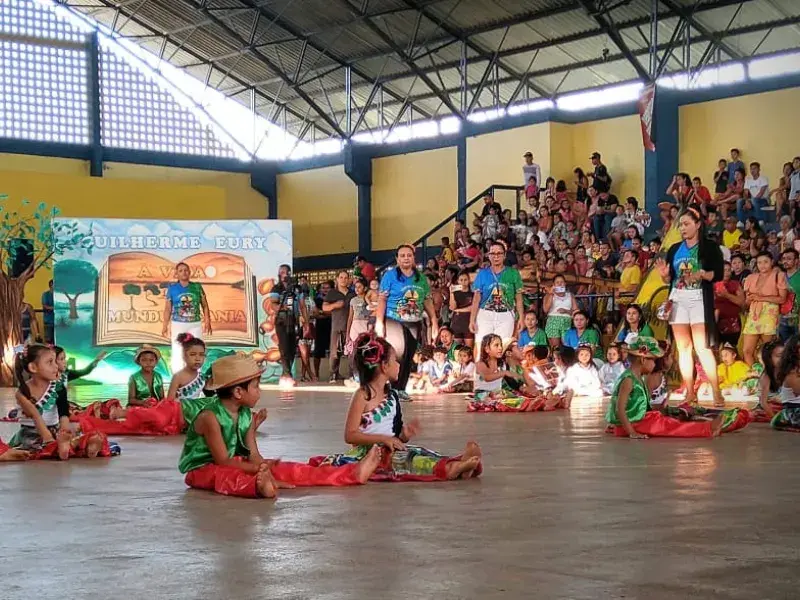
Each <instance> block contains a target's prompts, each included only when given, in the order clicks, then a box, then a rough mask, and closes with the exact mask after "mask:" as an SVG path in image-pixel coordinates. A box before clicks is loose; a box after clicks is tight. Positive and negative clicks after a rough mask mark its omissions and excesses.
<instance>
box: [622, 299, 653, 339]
mask: <svg viewBox="0 0 800 600" xmlns="http://www.w3.org/2000/svg"><path fill="white" fill-rule="evenodd" d="M631 333H635V334H637V335H645V336H647V337H655V335H654V334H653V329H652V328H651V327H650V325H649V324H648V323H647V322H645V320H644V313H643V312H642V308H641V307H640V306H639V305H638V304H631V305H630V306H628V309H627V310H626V311H625V322H624V323H623V324H622V329H620V330H619V335H617V341H618V342H620V343H622V342H624V341H625V338H627V337H628V335H629V334H631Z"/></svg>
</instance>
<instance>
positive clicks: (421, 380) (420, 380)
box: [406, 346, 433, 394]
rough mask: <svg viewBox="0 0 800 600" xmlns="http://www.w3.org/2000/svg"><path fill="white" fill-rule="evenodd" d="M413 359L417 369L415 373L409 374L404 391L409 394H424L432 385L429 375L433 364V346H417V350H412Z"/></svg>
mask: <svg viewBox="0 0 800 600" xmlns="http://www.w3.org/2000/svg"><path fill="white" fill-rule="evenodd" d="M413 361H414V364H415V365H416V366H417V369H416V372H415V373H411V375H410V376H409V378H408V385H407V386H406V391H407V392H408V393H409V394H424V393H426V391H428V390H430V389H432V387H433V386H432V385H431V377H430V373H431V367H432V365H433V347H432V346H423V347H422V348H417V351H416V352H414V357H413Z"/></svg>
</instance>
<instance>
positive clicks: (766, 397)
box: [750, 340, 783, 423]
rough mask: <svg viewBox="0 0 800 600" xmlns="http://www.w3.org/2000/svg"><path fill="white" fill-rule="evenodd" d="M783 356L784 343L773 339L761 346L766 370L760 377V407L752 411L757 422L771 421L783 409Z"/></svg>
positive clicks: (762, 360)
mask: <svg viewBox="0 0 800 600" xmlns="http://www.w3.org/2000/svg"><path fill="white" fill-rule="evenodd" d="M781 358H783V344H781V343H780V342H779V341H778V340H772V341H770V342H767V343H766V344H764V345H763V346H761V362H762V363H763V365H764V372H763V373H762V374H761V377H760V378H759V379H758V405H759V406H758V408H756V409H755V410H754V411H752V412H751V413H750V414H751V417H752V420H753V421H754V422H756V423H769V422H770V421H772V418H773V417H774V416H775V413H778V412H780V411H781V409H782V408H783V406H782V405H781V382H780V380H779V379H778V369H779V368H780V364H781Z"/></svg>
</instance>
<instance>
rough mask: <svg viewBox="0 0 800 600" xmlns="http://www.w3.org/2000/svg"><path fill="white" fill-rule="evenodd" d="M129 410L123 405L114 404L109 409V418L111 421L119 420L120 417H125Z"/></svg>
mask: <svg viewBox="0 0 800 600" xmlns="http://www.w3.org/2000/svg"><path fill="white" fill-rule="evenodd" d="M127 412H128V411H127V410H125V409H124V408H122V407H121V406H112V407H111V409H110V410H109V411H108V418H109V420H111V421H118V420H120V419H124V418H125V414H126V413H127Z"/></svg>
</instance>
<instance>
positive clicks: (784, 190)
mask: <svg viewBox="0 0 800 600" xmlns="http://www.w3.org/2000/svg"><path fill="white" fill-rule="evenodd" d="M792 171H794V168H793V167H792V163H790V162H787V163H784V165H783V169H782V170H781V178H780V180H779V181H778V187H776V188H775V189H774V190H770V192H769V197H770V198H772V197H773V196H774V197H775V216H777V217H779V218H780V217H783V216H786V215H785V214H784V211H785V212H786V213H789V212H791V211H790V209H789V203H788V202H787V200H788V199H789V192H790V191H791V189H792Z"/></svg>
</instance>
